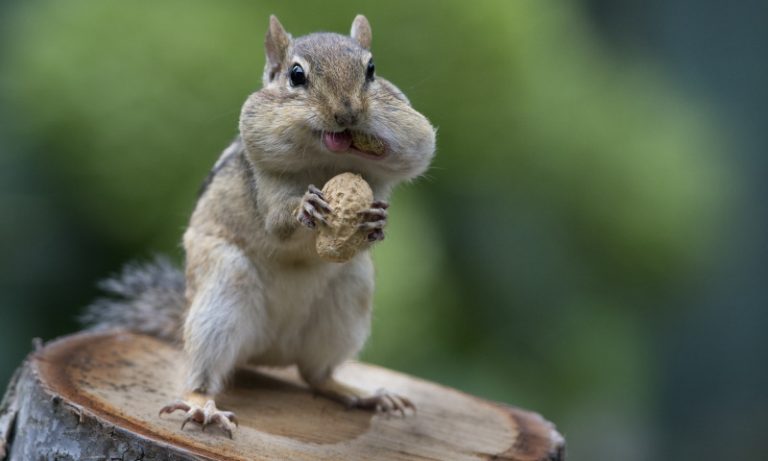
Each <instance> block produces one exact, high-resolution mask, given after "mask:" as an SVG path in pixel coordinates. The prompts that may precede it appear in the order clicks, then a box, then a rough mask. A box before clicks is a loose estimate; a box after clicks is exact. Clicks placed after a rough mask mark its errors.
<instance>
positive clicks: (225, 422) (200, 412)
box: [160, 399, 237, 439]
mask: <svg viewBox="0 0 768 461" xmlns="http://www.w3.org/2000/svg"><path fill="white" fill-rule="evenodd" d="M177 410H181V411H184V412H186V417H185V418H184V421H183V422H182V423H181V429H182V430H183V429H184V426H186V425H187V423H194V424H197V425H198V426H200V429H201V430H203V431H205V428H206V427H208V426H210V425H215V426H217V427H219V428H220V429H221V430H222V431H223V432H224V433H225V434H227V436H229V438H230V439H231V438H232V433H233V432H234V430H235V428H236V427H237V418H236V417H235V414H234V413H233V412H231V411H222V410H219V409H218V408H216V403H215V402H214V401H213V400H212V399H209V400H207V401H206V402H205V404H204V405H203V406H200V405H199V404H198V403H195V402H187V401H184V400H178V401H176V402H174V403H171V404H169V405H166V406H164V407H163V408H161V409H160V415H163V414H165V413H169V414H170V413H173V412H175V411H177Z"/></svg>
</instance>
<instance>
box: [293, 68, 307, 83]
mask: <svg viewBox="0 0 768 461" xmlns="http://www.w3.org/2000/svg"><path fill="white" fill-rule="evenodd" d="M290 78H291V86H301V85H306V84H307V74H306V73H304V68H303V67H301V66H300V65H298V64H294V65H293V67H291V75H290Z"/></svg>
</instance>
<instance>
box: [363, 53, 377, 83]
mask: <svg viewBox="0 0 768 461" xmlns="http://www.w3.org/2000/svg"><path fill="white" fill-rule="evenodd" d="M375 72H376V66H374V65H373V58H371V59H370V61H368V68H367V69H365V79H366V80H368V81H369V82H370V81H372V80H373V74H374V73H375Z"/></svg>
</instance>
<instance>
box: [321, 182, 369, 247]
mask: <svg viewBox="0 0 768 461" xmlns="http://www.w3.org/2000/svg"><path fill="white" fill-rule="evenodd" d="M323 197H325V200H326V202H328V205H330V207H331V210H332V212H331V213H328V216H326V220H327V221H328V225H327V226H319V228H318V234H317V240H316V241H315V248H316V249H317V254H318V255H319V256H320V257H321V258H323V259H326V260H328V261H335V262H344V261H348V260H349V259H351V258H352V257H353V256H354V255H355V254H356V253H357V252H358V250H360V248H361V247H362V246H363V245H365V244H366V243H367V240H368V238H367V233H366V232H365V231H361V230H360V229H358V226H359V225H360V223H361V222H362V220H363V216H361V215H360V214H359V213H360V212H361V211H364V210H367V209H368V208H370V207H371V203H373V191H372V190H371V186H369V185H368V183H367V182H365V180H364V179H363V178H362V177H361V176H360V175H359V174H354V173H342V174H340V175H337V176H334V177H333V178H331V179H330V180H329V181H328V182H327V183H325V185H324V186H323Z"/></svg>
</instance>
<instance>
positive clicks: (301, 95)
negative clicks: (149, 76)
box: [240, 15, 435, 179]
mask: <svg viewBox="0 0 768 461" xmlns="http://www.w3.org/2000/svg"><path fill="white" fill-rule="evenodd" d="M371 38H372V34H371V26H370V24H369V23H368V20H367V19H366V18H365V16H362V15H358V16H357V17H356V18H355V20H354V21H353V22H352V31H351V33H350V35H349V36H346V35H340V34H335V33H325V32H323V33H314V34H310V35H306V36H303V37H299V38H296V39H293V38H292V37H291V35H290V34H288V33H287V32H286V31H285V29H283V26H282V25H281V24H280V22H279V21H278V20H277V18H276V17H275V16H272V17H271V18H270V23H269V30H268V31H267V36H266V43H265V44H266V58H267V62H266V66H265V68H264V75H263V88H262V90H261V91H258V92H257V93H254V94H253V95H252V96H251V97H250V98H249V99H248V101H246V103H245V105H244V107H243V112H242V114H241V120H240V129H241V134H242V135H243V139H244V141H245V143H246V147H247V148H248V151H249V153H250V154H251V156H252V158H254V160H255V161H257V162H260V163H261V164H262V165H264V166H265V167H270V166H274V167H276V168H278V169H280V170H282V171H290V170H293V169H305V168H307V167H314V166H325V167H330V168H336V167H337V168H338V169H342V170H343V169H344V168H347V169H351V170H359V171H361V172H364V173H365V172H368V173H372V174H375V173H378V174H381V175H390V176H394V177H396V178H401V179H406V178H410V177H414V176H417V175H418V174H420V173H422V172H423V171H424V169H426V167H427V166H428V164H429V161H430V159H431V157H432V155H433V152H434V142H435V140H434V129H433V128H432V126H431V125H430V124H429V122H428V121H427V119H426V118H424V116H422V115H421V114H419V113H418V112H416V111H415V110H413V108H411V106H410V103H409V102H408V99H407V98H406V97H405V96H404V95H403V94H402V93H401V92H400V90H398V89H397V88H396V87H395V86H394V85H392V84H391V83H389V82H387V81H386V80H383V79H381V78H380V77H378V76H377V74H376V66H375V64H374V59H373V55H372V53H371V51H370V48H371Z"/></svg>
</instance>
